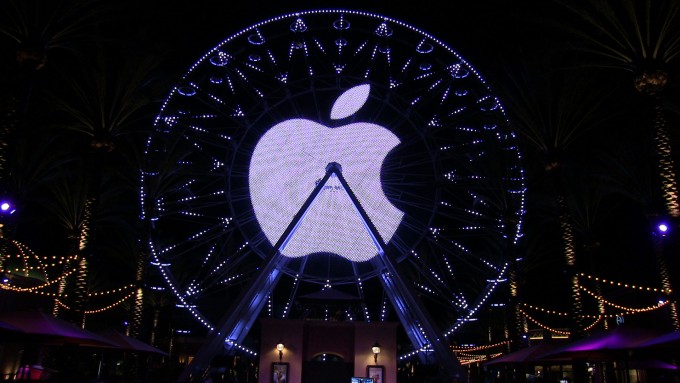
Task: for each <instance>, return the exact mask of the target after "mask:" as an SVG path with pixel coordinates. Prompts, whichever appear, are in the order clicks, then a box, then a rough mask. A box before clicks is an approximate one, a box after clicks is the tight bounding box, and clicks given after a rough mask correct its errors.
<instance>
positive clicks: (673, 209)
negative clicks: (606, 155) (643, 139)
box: [653, 95, 680, 218]
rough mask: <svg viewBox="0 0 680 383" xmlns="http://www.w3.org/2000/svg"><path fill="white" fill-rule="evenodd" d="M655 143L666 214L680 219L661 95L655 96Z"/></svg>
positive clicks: (676, 188) (673, 168)
mask: <svg viewBox="0 0 680 383" xmlns="http://www.w3.org/2000/svg"><path fill="white" fill-rule="evenodd" d="M653 97H654V103H655V106H654V143H655V145H656V153H657V156H658V159H657V160H658V163H657V166H658V170H659V176H660V178H661V192H662V195H663V199H664V203H665V205H666V213H667V214H668V215H669V216H671V217H673V218H679V217H680V204H679V203H678V185H677V180H676V177H675V167H674V164H673V157H672V154H671V143H670V137H669V135H668V130H667V129H666V118H665V115H664V109H663V103H662V101H661V98H660V97H659V95H654V96H653Z"/></svg>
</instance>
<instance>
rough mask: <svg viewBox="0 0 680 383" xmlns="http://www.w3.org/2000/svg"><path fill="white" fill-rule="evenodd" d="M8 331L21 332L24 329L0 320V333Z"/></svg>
mask: <svg viewBox="0 0 680 383" xmlns="http://www.w3.org/2000/svg"><path fill="white" fill-rule="evenodd" d="M8 332H10V333H22V332H24V331H23V330H21V329H20V328H19V327H16V326H12V325H11V324H9V323H7V322H2V321H0V333H3V334H4V333H8Z"/></svg>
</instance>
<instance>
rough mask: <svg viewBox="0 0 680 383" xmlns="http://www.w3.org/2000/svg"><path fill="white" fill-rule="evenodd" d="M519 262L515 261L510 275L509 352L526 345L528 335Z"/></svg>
mask: <svg viewBox="0 0 680 383" xmlns="http://www.w3.org/2000/svg"><path fill="white" fill-rule="evenodd" d="M519 266H520V265H519V262H518V261H514V262H513V263H512V267H511V269H510V273H509V274H508V282H509V283H508V285H509V288H510V299H509V302H508V303H509V305H510V315H512V317H511V318H510V323H511V324H512V327H511V328H510V331H509V339H510V340H511V342H510V345H509V351H516V350H519V349H520V348H522V347H523V346H525V345H526V339H525V338H524V337H523V335H524V334H525V333H526V331H525V329H524V316H523V315H522V310H521V304H522V300H521V296H520V283H521V280H520V270H519Z"/></svg>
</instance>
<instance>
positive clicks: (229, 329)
mask: <svg viewBox="0 0 680 383" xmlns="http://www.w3.org/2000/svg"><path fill="white" fill-rule="evenodd" d="M336 171H337V170H336V168H335V167H329V168H328V169H326V175H325V176H324V177H323V178H322V179H321V181H319V182H318V183H317V185H316V187H314V190H312V193H311V194H310V195H309V197H307V200H305V203H304V204H302V207H301V208H300V210H299V211H298V212H297V214H295V216H294V217H293V220H292V221H291V222H290V224H289V225H288V227H287V228H286V230H284V232H283V234H282V235H281V237H280V238H279V240H278V241H277V243H276V244H275V245H274V251H273V253H272V255H271V256H270V257H269V259H268V260H267V262H266V263H265V265H264V266H263V267H262V268H261V269H260V272H259V273H258V274H257V276H256V277H255V279H253V281H252V282H251V284H250V285H249V286H248V288H247V289H245V290H244V291H243V293H242V294H241V296H240V297H239V298H238V299H237V300H236V301H235V302H234V304H233V305H232V307H231V308H230V309H229V310H228V311H227V314H226V315H225V316H224V317H222V319H221V320H220V322H219V324H218V325H217V326H216V327H215V329H214V330H213V331H211V332H210V333H209V334H208V335H207V337H206V340H205V341H204V343H203V345H201V347H200V348H199V350H198V352H196V355H195V357H194V359H193V361H192V362H191V363H190V364H189V365H188V366H187V367H186V368H185V369H184V371H183V372H182V374H181V375H180V377H179V379H178V382H187V381H192V380H193V379H196V378H200V377H202V375H203V374H204V373H205V372H206V371H207V370H208V367H209V366H210V362H211V361H212V359H213V358H214V357H215V356H216V355H217V354H218V353H219V352H220V351H222V350H225V349H227V350H228V349H231V348H233V347H235V345H237V344H240V343H241V342H243V339H245V337H246V335H248V332H249V331H250V329H251V327H252V325H253V323H254V322H255V319H257V316H258V315H259V313H260V312H261V311H262V309H263V308H264V305H265V304H266V303H267V297H268V296H269V295H270V294H271V293H272V291H273V290H274V288H275V287H276V284H277V283H278V282H279V279H280V277H281V268H282V266H284V265H285V263H286V261H287V259H288V258H286V257H284V256H283V253H282V252H283V249H284V248H285V247H286V245H287V244H288V242H289V241H290V239H291V238H292V237H293V236H294V235H295V232H296V230H297V228H298V227H299V226H300V223H301V222H302V220H303V218H304V217H305V215H306V214H307V211H308V210H309V207H310V206H311V205H312V204H313V203H314V200H315V199H316V197H317V196H318V195H319V193H320V192H321V191H322V190H323V188H324V186H325V185H326V182H327V181H328V179H329V178H330V177H331V174H333V173H334V172H336ZM200 381H202V380H200Z"/></svg>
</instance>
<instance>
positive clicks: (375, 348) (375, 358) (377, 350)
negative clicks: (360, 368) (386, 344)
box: [371, 342, 380, 365]
mask: <svg viewBox="0 0 680 383" xmlns="http://www.w3.org/2000/svg"><path fill="white" fill-rule="evenodd" d="M371 351H373V361H374V362H375V364H376V365H377V364H378V354H380V344H379V343H378V342H375V344H374V345H373V347H371Z"/></svg>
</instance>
